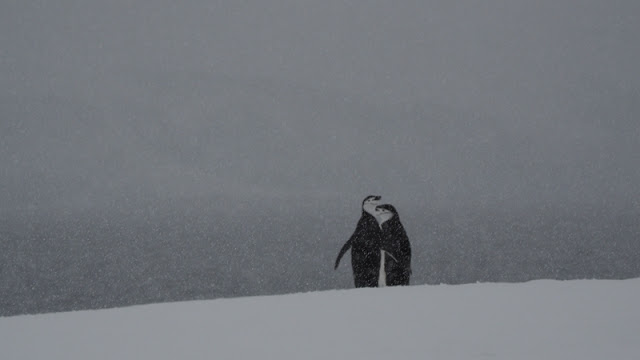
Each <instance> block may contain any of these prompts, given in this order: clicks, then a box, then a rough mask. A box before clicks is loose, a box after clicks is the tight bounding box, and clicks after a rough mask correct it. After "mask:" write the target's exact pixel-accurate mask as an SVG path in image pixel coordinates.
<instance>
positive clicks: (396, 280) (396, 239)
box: [375, 204, 411, 286]
mask: <svg viewBox="0 0 640 360" xmlns="http://www.w3.org/2000/svg"><path fill="white" fill-rule="evenodd" d="M375 213H376V214H377V217H378V218H379V219H381V220H380V227H381V229H382V241H381V245H380V248H381V249H382V251H383V254H384V256H383V258H382V259H381V266H380V267H381V269H383V270H384V274H385V279H384V280H385V285H387V286H398V285H409V278H410V277H411V244H410V243H409V237H408V236H407V232H406V231H405V230H404V226H402V222H400V215H398V211H397V210H396V208H395V207H394V206H393V205H390V204H384V205H379V206H377V207H376V212H375ZM381 272H382V271H381ZM381 277H382V276H381Z"/></svg>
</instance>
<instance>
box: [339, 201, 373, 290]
mask: <svg viewBox="0 0 640 360" xmlns="http://www.w3.org/2000/svg"><path fill="white" fill-rule="evenodd" d="M379 200H380V196H377V195H370V196H367V197H366V198H364V200H363V201H362V215H361V216H360V220H358V224H357V225H356V229H355V231H354V232H353V234H352V235H351V237H350V238H349V240H348V241H347V242H346V243H345V244H344V246H342V249H340V252H339V253H338V257H337V258H336V262H335V267H334V268H338V265H339V264H340V259H341V258H342V256H343V255H344V254H345V253H346V252H347V251H348V250H349V249H351V267H352V269H353V280H354V283H355V286H356V287H376V286H378V275H379V274H378V272H379V269H380V245H381V241H382V230H381V229H380V226H379V225H378V222H377V220H376V218H375V217H374V216H373V213H374V212H375V208H376V205H377V203H378V201H379Z"/></svg>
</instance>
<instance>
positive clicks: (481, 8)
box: [0, 0, 640, 211]
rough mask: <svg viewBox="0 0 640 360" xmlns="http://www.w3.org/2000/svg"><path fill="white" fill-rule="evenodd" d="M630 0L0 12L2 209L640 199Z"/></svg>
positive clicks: (28, 7) (634, 19) (305, 2)
mask: <svg viewBox="0 0 640 360" xmlns="http://www.w3.org/2000/svg"><path fill="white" fill-rule="evenodd" d="M638 34H640V2H638V1H636V0H621V1H608V2H603V1H599V0H583V1H577V2H576V1H569V0H560V1H558V0H553V1H552V0H542V1H525V0H515V1H502V0H492V1H471V0H464V1H444V0H442V1H403V2H397V1H393V2H392V1H377V0H376V1H337V0H323V1H310V0H268V1H257V0H256V1H253V0H247V1H204V0H196V1H182V2H175V1H166V0H158V1H147V0H141V1H134V2H132V1H122V0H113V1H86V0H85V1H72V0H60V1H55V2H51V1H17V0H5V1H3V2H2V4H1V5H0V83H1V86H0V169H1V170H0V190H1V191H0V203H2V204H3V205H2V208H3V210H5V211H6V210H11V209H15V208H29V207H31V208H34V207H35V208H40V207H43V208H48V207H49V208H50V207H53V208H56V207H71V208H84V207H87V206H89V207H100V206H105V205H107V204H112V203H118V202H123V201H124V200H123V199H134V200H136V199H137V200H145V199H172V198H188V197H194V196H197V197H202V196H225V197H229V198H236V197H238V198H239V197H247V196H249V197H255V198H260V199H265V200H268V199H269V198H271V197H280V198H287V197H291V198H295V199H303V200H304V199H328V200H332V201H338V202H339V203H342V202H349V204H351V203H353V202H354V201H355V202H356V203H357V202H359V201H360V200H361V199H362V197H364V196H365V195H367V194H370V193H380V194H382V195H383V196H386V197H387V199H393V200H394V201H396V202H398V203H404V204H409V203H413V204H416V205H417V206H426V205H434V206H448V205H452V204H455V205H461V204H465V203H469V204H489V205H491V204H493V205H496V204H497V205H503V204H523V203H528V202H536V201H564V202H579V203H582V202H588V203H597V204H603V203H606V204H609V205H616V204H623V203H624V204H626V205H630V204H631V205H634V204H635V206H637V204H638V200H637V199H639V198H640V185H639V184H640V140H639V139H640V125H639V121H640V75H639V74H640V65H638V64H640V41H639V40H638Z"/></svg>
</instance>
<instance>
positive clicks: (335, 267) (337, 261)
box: [333, 236, 353, 270]
mask: <svg viewBox="0 0 640 360" xmlns="http://www.w3.org/2000/svg"><path fill="white" fill-rule="evenodd" d="M352 240H353V236H352V237H351V238H349V240H347V242H346V243H344V245H343V246H342V249H340V252H339V253H338V257H337V258H336V263H335V265H334V266H333V270H336V269H337V268H338V265H340V259H342V257H343V256H344V254H345V253H346V252H347V251H348V250H349V248H351V242H352Z"/></svg>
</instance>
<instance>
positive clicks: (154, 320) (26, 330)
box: [0, 279, 640, 360]
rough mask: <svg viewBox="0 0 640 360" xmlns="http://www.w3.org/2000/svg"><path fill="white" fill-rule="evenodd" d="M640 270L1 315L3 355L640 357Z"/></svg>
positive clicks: (154, 359)
mask: <svg viewBox="0 0 640 360" xmlns="http://www.w3.org/2000/svg"><path fill="white" fill-rule="evenodd" d="M638 303H640V279H631V280H579V281H552V280H540V281H533V282H529V283H521V284H493V283H483V284H471V285H458V286H449V285H439V286H413V287H405V288H383V289H355V290H339V291H327V292H317V293H305V294H292V295H283V296H269V297H250V298H235V299H219V300H211V301H192V302H183V303H165V304H154V305H144V306H134V307H128V308H119V309H110V310H98V311H78V312H70V313H54V314H44V315H26V316H16V317H9V318H0V349H2V350H1V352H2V359H10V360H13V359H16V360H17V359H65V360H80V359H94V360H98V359H142V360H145V359H147V360H160V359H258V358H259V359H368V360H371V359H385V360H387V359H509V360H514V359H518V360H526V359H535V360H540V359H563V360H566V359H579V360H588V359H594V360H595V359H597V360H602V359H616V360H623V359H638V358H640V311H638V308H637V304H638Z"/></svg>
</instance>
